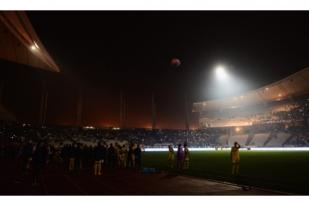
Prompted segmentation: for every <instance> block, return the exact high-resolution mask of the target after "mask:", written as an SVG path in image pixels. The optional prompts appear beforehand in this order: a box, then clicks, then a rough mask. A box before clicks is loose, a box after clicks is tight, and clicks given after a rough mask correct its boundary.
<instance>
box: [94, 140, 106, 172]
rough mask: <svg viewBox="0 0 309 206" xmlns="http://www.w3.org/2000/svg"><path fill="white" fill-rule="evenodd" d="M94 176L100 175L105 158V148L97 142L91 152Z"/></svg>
mask: <svg viewBox="0 0 309 206" xmlns="http://www.w3.org/2000/svg"><path fill="white" fill-rule="evenodd" d="M93 157H94V175H102V164H103V162H104V158H105V147H104V146H102V145H101V143H100V142H99V143H98V145H97V146H96V147H95V148H94V151H93Z"/></svg>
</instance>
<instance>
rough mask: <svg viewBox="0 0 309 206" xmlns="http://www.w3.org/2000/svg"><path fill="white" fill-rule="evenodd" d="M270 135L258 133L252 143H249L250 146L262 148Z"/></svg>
mask: <svg viewBox="0 0 309 206" xmlns="http://www.w3.org/2000/svg"><path fill="white" fill-rule="evenodd" d="M269 135H270V133H257V134H255V135H254V137H253V139H252V141H251V142H250V143H249V145H250V146H256V147H262V146H264V144H265V142H266V140H267V139H268V138H269Z"/></svg>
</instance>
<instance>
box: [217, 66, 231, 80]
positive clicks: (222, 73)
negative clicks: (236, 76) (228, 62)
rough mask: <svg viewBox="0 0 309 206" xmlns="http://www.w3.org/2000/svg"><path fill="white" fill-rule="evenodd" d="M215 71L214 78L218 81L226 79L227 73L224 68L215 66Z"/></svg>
mask: <svg viewBox="0 0 309 206" xmlns="http://www.w3.org/2000/svg"><path fill="white" fill-rule="evenodd" d="M215 71H216V77H217V79H218V80H222V81H224V80H227V79H228V73H227V72H226V69H225V67H224V66H222V65H218V66H216V69H215Z"/></svg>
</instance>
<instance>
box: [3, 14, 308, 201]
mask: <svg viewBox="0 0 309 206" xmlns="http://www.w3.org/2000/svg"><path fill="white" fill-rule="evenodd" d="M40 15H42V14H39V13H35V12H33V13H31V12H23V11H18V12H17V11H16V12H15V11H6V12H4V11H1V13H0V58H1V61H0V63H1V68H3V70H2V71H1V72H2V74H3V75H1V76H2V77H1V79H0V80H1V82H0V83H1V84H0V120H1V124H0V125H1V127H0V138H1V148H0V149H1V150H0V155H1V160H0V161H1V165H3V166H4V167H3V169H2V170H1V171H0V174H1V175H0V176H1V179H0V182H1V185H3V186H4V187H1V188H0V195H308V191H307V188H306V186H307V184H308V183H309V182H308V178H307V176H308V172H309V166H308V165H309V164H308V163H309V162H308V161H309V158H308V157H309V127H308V126H309V84H308V81H309V67H306V66H305V67H302V68H300V69H299V68H292V71H293V72H291V71H290V70H289V69H288V71H289V72H288V73H289V74H288V75H286V74H287V73H284V74H283V73H282V74H281V76H280V75H279V74H278V75H276V72H275V73H274V75H273V76H276V78H277V79H278V78H279V77H282V76H283V75H285V76H283V78H282V79H281V80H276V81H272V82H268V83H267V84H263V86H262V87H255V88H253V89H252V88H251V89H250V90H248V89H247V90H242V91H241V92H239V91H236V92H234V93H233V94H232V95H226V96H225V97H222V98H205V99H206V100H201V101H196V100H192V98H191V99H189V98H188V94H190V88H188V85H190V87H191V84H190V83H192V82H194V81H195V80H193V81H189V80H188V81H187V82H186V81H183V79H185V77H186V75H188V74H186V73H185V71H181V69H179V68H186V64H185V63H183V64H184V65H182V62H181V60H179V59H178V58H173V59H172V60H171V62H170V64H168V66H167V67H168V68H170V67H171V68H173V69H174V70H171V71H170V70H169V71H168V72H169V74H167V75H166V76H168V75H170V76H172V77H174V76H176V75H175V74H176V73H177V75H178V76H180V78H178V80H175V82H176V83H177V84H178V83H179V82H180V84H181V86H175V87H177V88H178V87H180V89H179V88H178V89H179V90H177V91H178V92H179V93H180V95H179V96H180V97H179V96H178V97H177V98H178V99H177V98H174V97H173V98H174V99H176V100H174V102H173V103H170V104H169V105H168V106H162V105H163V104H166V105H167V103H166V102H168V101H169V98H168V97H166V96H172V95H175V94H174V92H173V91H174V90H173V91H172V90H171V89H170V87H166V88H165V87H163V86H162V85H164V84H167V85H169V84H172V83H171V82H170V80H166V79H164V78H166V77H164V78H163V77H162V79H160V78H159V77H157V76H159V75H160V74H158V73H159V72H157V71H156V70H155V69H154V71H153V70H151V69H152V68H151V66H150V68H149V70H150V71H151V72H152V73H151V74H153V75H148V74H147V75H146V77H147V76H155V78H154V77H149V79H146V77H142V78H141V77H139V75H140V74H139V73H140V71H141V70H138V69H137V71H136V73H134V72H135V71H134V70H133V69H132V70H133V71H132V73H134V74H130V75H132V76H129V74H127V73H124V74H123V73H122V72H123V71H122V70H119V71H116V72H115V73H113V72H114V71H112V70H108V69H106V70H108V71H107V72H106V73H103V74H102V73H100V72H101V71H100V69H99V70H94V69H93V71H92V72H89V71H88V70H87V69H90V68H91V67H90V66H89V67H88V64H89V65H90V63H89V62H86V63H85V62H82V61H81V63H80V64H81V67H82V66H84V67H85V68H87V69H85V70H81V71H82V72H84V73H82V75H81V76H82V77H84V76H87V75H89V76H90V74H88V73H87V72H89V73H93V74H91V75H93V76H94V77H92V79H91V82H94V81H98V82H99V83H96V84H98V85H99V84H101V81H102V82H103V83H102V85H99V86H100V88H101V90H100V89H98V88H99V86H97V85H96V84H93V85H91V86H89V85H90V84H89V83H87V81H86V80H84V79H83V80H81V79H78V78H76V79H74V80H72V79H73V77H74V78H75V76H76V74H74V75H73V74H72V73H73V72H72V71H69V70H66V69H62V67H61V66H59V65H60V64H58V63H56V62H57V61H56V60H54V59H53V57H52V56H54V54H57V53H58V52H56V51H57V46H58V51H62V53H61V54H62V55H59V56H63V57H62V58H63V59H68V62H69V60H71V61H72V59H73V60H74V61H76V62H77V61H78V59H83V58H86V57H85V56H86V55H87V54H88V53H91V49H93V48H92V47H90V46H91V45H93V44H95V43H92V42H91V39H88V40H87V41H86V43H84V44H82V43H81V42H80V38H81V37H80V36H78V35H77V33H78V32H77V31H80V28H78V29H77V30H76V32H74V28H73V27H74V25H73V26H72V29H73V31H72V33H74V35H71V34H70V35H68V36H69V37H68V39H70V38H73V37H72V36H76V39H77V40H78V42H79V43H80V44H81V45H78V46H77V47H76V49H73V50H78V49H79V50H82V51H83V52H84V53H83V54H80V55H81V56H78V55H77V56H76V57H74V58H73V57H71V56H70V55H68V53H69V54H70V52H72V51H68V50H65V46H68V47H69V46H72V47H74V46H76V44H74V45H71V44H67V45H66V44H63V45H62V44H61V43H56V44H54V43H55V42H49V46H48V47H45V46H44V44H43V43H42V42H43V41H42V40H41V39H40V36H41V35H39V34H38V33H39V32H38V33H37V32H36V30H35V29H34V28H35V27H36V28H39V30H40V34H42V36H45V38H47V37H46V36H48V33H50V30H48V29H47V28H45V30H44V26H42V25H45V22H44V23H41V24H40V21H43V20H41V19H40V17H41V16H40ZM50 15H51V16H52V18H49V17H48V18H46V19H48V20H47V21H48V22H49V23H50V27H52V24H51V22H55V23H54V24H55V25H57V24H58V23H59V21H57V18H59V19H61V20H64V19H65V15H66V14H64V13H60V14H57V15H54V16H53V14H50ZM62 15H64V16H62ZM75 15H77V16H78V15H79V14H75ZM96 15H98V14H96ZM29 16H30V18H29ZM42 16H44V15H42ZM98 16H99V15H98ZM66 17H67V18H68V16H66ZM103 17H105V16H103ZM103 17H100V18H103ZM97 18H99V17H97V16H94V17H91V20H93V19H97ZM130 18H133V17H130ZM49 19H52V20H49ZM55 19H56V20H55ZM154 19H155V18H154ZM31 20H33V22H34V23H32V21H31ZM64 21H65V20H64ZM93 22H94V23H93V24H95V25H96V21H95V20H93ZM76 24H77V23H76ZM89 27H91V26H89ZM93 27H94V26H93ZM55 28H57V27H55ZM91 28H92V27H91ZM111 28H112V29H115V28H114V27H113V26H111ZM147 29H149V28H146V29H145V30H147ZM55 30H56V29H55ZM85 30H86V29H85ZM88 30H90V28H88ZM149 30H151V29H149ZM96 31H97V30H96ZM108 31H110V30H108ZM121 31H122V30H121ZM151 31H152V30H151ZM94 33H95V32H93V34H91V35H93V38H97V37H96V36H95V34H94ZM103 33H108V32H106V31H105V30H104V32H103ZM119 33H120V32H119ZM119 33H118V34H119ZM118 34H117V32H115V34H114V33H112V34H111V36H113V35H116V36H117V35H118ZM57 35H59V36H57ZM100 35H101V34H99V36H100ZM128 35H129V34H128ZM158 35H159V34H158ZM55 36H56V37H54V41H56V42H57V41H58V39H61V37H60V36H65V34H63V33H60V34H55ZM111 36H108V38H107V37H106V39H109V38H111ZM51 38H52V37H51ZM57 38H58V39H57ZM130 38H131V37H130ZM132 38H133V37H132ZM47 39H48V38H47ZM45 41H46V40H45ZM59 41H60V40H59ZM66 41H67V40H66ZM74 41H75V39H74ZM88 41H89V42H88ZM105 41H106V42H108V40H105ZM117 41H120V43H119V44H121V45H122V44H123V42H121V40H117ZM117 41H116V42H117ZM136 41H137V40H136ZM147 41H148V40H147ZM97 42H99V40H97ZM132 42H134V41H133V40H132ZM98 44H99V43H98ZM55 45H57V46H55ZM85 45H86V46H85ZM89 45H90V46H89ZM134 45H135V44H134ZM53 46H54V48H53V50H51V51H53V55H51V54H50V53H49V48H50V47H53ZM87 46H89V48H91V49H89V48H88V47H87ZM104 46H106V47H108V43H104ZM150 46H154V47H155V46H157V45H150ZM174 46H175V48H176V47H177V46H178V45H174ZM114 47H115V48H117V46H115V45H112V47H111V48H112V49H110V50H108V52H107V53H104V52H103V56H107V57H109V58H110V59H113V58H115V59H116V60H113V61H112V63H110V62H108V63H106V65H107V66H106V65H104V66H106V67H107V68H108V67H112V66H113V65H116V66H115V68H116V69H117V68H118V67H119V68H122V69H123V68H126V66H127V64H129V63H131V64H132V65H133V66H132V67H134V66H136V65H137V64H143V61H141V60H140V59H138V60H137V63H136V62H130V61H133V60H131V59H126V58H125V57H122V58H123V59H120V60H118V53H117V52H118V49H115V48H114ZM128 47H130V49H128V52H127V51H126V54H125V55H128V53H130V51H131V47H133V46H132V45H130V44H129V45H128ZM80 48H82V49H80ZM100 49H102V48H99V49H98V50H95V51H93V52H92V53H91V54H89V55H90V56H95V57H96V58H95V60H93V59H92V61H94V62H96V61H98V62H101V61H108V60H106V59H104V58H107V57H102V56H96V55H97V53H100V52H101V51H100ZM140 50H141V51H142V52H141V53H144V52H143V51H144V50H142V49H140ZM115 51H117V52H116V53H117V55H116V57H114V56H113V55H111V54H110V53H113V52H115ZM160 51H161V50H160ZM134 52H136V51H134ZM134 52H132V53H134ZM139 52H140V51H139ZM72 53H73V52H72ZM146 53H147V52H146ZM150 53H151V52H150ZM109 55H110V56H109ZM56 56H57V55H56ZM59 56H57V57H58V58H59ZM73 56H74V55H73ZM79 57H80V58H79ZM132 58H133V57H132ZM145 58H146V59H147V57H145ZM59 59H61V58H59ZM63 59H61V60H62V61H60V60H59V62H62V64H61V65H68V64H69V63H68V62H65V61H64V60H63ZM107 59H108V58H107ZM150 59H151V58H150ZM154 59H155V58H154ZM115 62H116V63H115ZM119 62H120V63H119ZM123 62H125V63H123ZM158 62H159V63H158V65H155V66H162V65H161V62H160V61H158ZM83 64H85V65H83ZM118 64H119V65H118ZM144 64H145V65H146V66H148V64H149V63H148V62H147V61H146V63H144ZM145 65H142V67H143V68H144V67H145ZM307 65H309V64H308V63H307ZM74 66H75V67H78V66H77V63H76V64H75V65H74ZM92 66H93V65H92ZM155 66H154V67H155ZM136 67H137V66H136ZM175 68H176V69H175ZM128 70H130V69H128ZM175 70H176V72H175ZM183 70H185V69H183ZM156 72H157V73H156ZM181 72H182V73H181ZM178 73H181V74H180V75H179V74H178ZM100 75H101V76H104V77H98V76H100ZM156 75H157V76H156ZM215 75H217V76H216V77H217V78H218V79H219V80H220V81H224V82H223V83H224V86H225V87H231V88H232V87H234V86H230V85H228V80H229V78H230V77H229V74H228V67H227V68H225V67H222V66H220V67H217V68H215ZM67 76H70V77H69V78H68V77H67ZM251 76H254V74H253V72H252V75H251ZM87 77H88V76H87ZM85 78H86V77H85ZM96 78H98V79H99V80H97V79H96ZM101 78H102V79H101ZM134 78H136V79H134ZM152 78H153V79H152ZM231 78H232V77H231ZM89 79H90V77H89ZM132 79H133V80H132ZM137 79H138V80H137ZM140 79H146V80H145V82H146V83H145V85H146V86H145V85H144V86H141V85H143V84H144V83H143V82H142V81H141V80H140ZM174 79H176V78H174ZM89 81H90V80H89ZM126 81H127V82H126ZM131 81H132V82H134V81H140V82H138V83H137V84H136V85H133V86H131V83H130V82H131ZM143 81H144V80H143ZM178 81H179V82H178ZM115 82H116V83H115ZM128 82H129V83H128ZM149 82H151V86H149V85H147V84H148V83H149ZM157 82H159V83H157ZM166 82H167V83H166ZM183 82H185V83H183ZM221 83H222V82H221ZM87 84H89V85H87ZM149 84H150V83H149ZM156 84H158V85H159V86H158V85H156ZM115 85H116V86H115ZM153 85H154V86H153ZM131 87H132V88H131ZM140 87H144V88H146V89H145V90H146V92H145V91H142V90H139V89H140ZM161 87H162V88H163V89H162V88H161ZM171 87H172V86H171ZM102 88H103V89H102ZM149 88H151V89H149ZM153 88H155V89H153ZM156 88H158V89H157V90H156ZM192 88H193V86H192ZM130 89H132V91H133V92H132V91H131V93H136V94H134V95H135V96H134V95H133V96H132V95H131V96H130ZM169 89H170V90H169ZM96 90H98V91H96ZM107 90H109V91H107ZM165 90H166V96H164V94H163V93H160V91H165ZM155 91H156V92H155ZM170 91H172V92H170ZM216 92H217V93H220V91H219V90H217V91H216ZM100 93H104V95H106V96H104V97H100V95H99V94H100ZM144 93H145V96H146V97H147V98H144V99H142V97H141V96H142V94H144ZM175 93H176V92H175ZM183 93H184V94H185V95H184V96H183ZM160 95H162V96H164V98H161V100H160ZM175 96H176V95H175ZM183 97H185V98H183ZM100 98H101V99H100ZM171 98H172V97H171ZM203 98H204V97H202V98H199V99H203ZM132 99H133V100H132ZM162 99H163V100H162ZM109 101H110V102H109ZM160 101H161V102H160ZM106 102H108V103H106ZM145 102H146V103H145ZM162 102H164V103H162ZM175 102H176V104H175ZM58 105H61V106H58ZM87 105H88V107H87ZM144 105H148V106H147V107H145V108H144V107H143V106H144ZM176 105H180V106H179V108H180V109H179V108H178V110H177V111H176V109H175V110H174V111H176V112H175V113H181V114H182V116H179V115H178V114H177V115H178V116H177V115H174V117H173V118H170V119H168V118H166V119H168V120H166V119H164V118H165V116H164V113H168V112H170V110H173V108H174V107H175V108H176V107H177V106H176ZM86 108H88V112H87V109H86ZM98 108H99V109H98ZM102 108H103V109H104V110H103V109H102ZM160 109H161V110H160ZM136 111H137V112H136ZM160 112H161V113H160ZM137 113H138V114H137ZM162 113H163V114H162ZM175 113H174V114H175ZM138 115H140V116H138ZM143 115H144V116H145V118H144V116H143ZM160 115H161V116H160ZM101 116H102V117H101ZM193 117H197V118H195V119H194V118H193ZM101 118H102V119H104V118H105V119H104V121H103V120H102V122H100V121H101ZM134 118H135V119H134ZM143 118H144V119H143ZM145 119H146V120H145ZM171 119H172V120H171ZM170 120H171V121H170ZM183 120H184V121H183ZM177 121H178V122H180V123H179V125H181V127H180V126H177V125H176V126H174V124H176V123H175V122H177ZM145 122H146V123H145ZM162 122H163V123H162ZM195 123H196V124H195ZM150 125H151V126H150ZM235 142H237V143H238V145H239V147H237V149H236V150H237V151H236V153H237V154H236V153H235V154H236V156H238V159H237V161H236V163H235V162H234V160H233V148H234V149H235V147H236V146H235V145H237V144H235ZM238 150H239V151H238ZM239 159H240V160H239ZM231 160H232V162H231ZM189 162H190V163H189ZM235 165H236V167H237V169H236V171H237V172H235V171H234V167H235ZM231 171H232V172H231Z"/></svg>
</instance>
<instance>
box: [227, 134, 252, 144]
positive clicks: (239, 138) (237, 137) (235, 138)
mask: <svg viewBox="0 0 309 206" xmlns="http://www.w3.org/2000/svg"><path fill="white" fill-rule="evenodd" d="M247 139H248V135H247V134H244V135H234V136H231V137H230V138H229V140H228V142H229V146H232V145H233V144H234V142H238V144H240V145H241V146H243V145H246V142H247Z"/></svg>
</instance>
